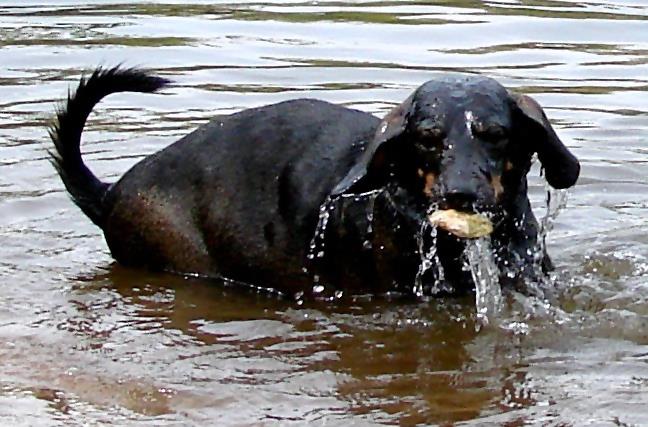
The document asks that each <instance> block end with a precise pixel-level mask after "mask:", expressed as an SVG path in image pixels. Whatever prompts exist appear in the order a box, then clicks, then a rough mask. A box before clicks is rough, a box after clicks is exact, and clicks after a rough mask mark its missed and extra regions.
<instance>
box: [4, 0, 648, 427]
mask: <svg viewBox="0 0 648 427" xmlns="http://www.w3.org/2000/svg"><path fill="white" fill-rule="evenodd" d="M187 3H191V4H187ZM431 3H434V5H432V4H431ZM118 62H124V63H126V64H127V65H143V66H146V67H150V68H152V69H155V70H159V72H160V73H163V74H165V75H167V76H169V77H172V78H173V79H175V81H176V82H177V84H176V85H175V86H174V88H173V89H171V90H168V91H166V92H165V94H164V95H163V96H150V95H146V96H145V95H133V94H124V95H119V96H114V97H112V98H110V99H109V100H108V101H106V102H104V103H102V104H101V106H99V108H98V109H97V110H96V111H97V114H96V115H95V116H94V118H93V120H92V122H91V123H90V125H89V128H88V130H87V132H86V133H85V145H84V152H85V153H87V154H86V159H87V160H88V161H89V163H90V164H91V167H92V168H93V170H94V171H96V172H97V173H98V174H99V175H101V176H102V177H104V178H111V179H113V180H114V179H115V178H116V177H118V176H120V175H121V174H122V173H123V172H124V171H125V170H126V169H127V168H128V167H129V166H130V165H132V164H133V163H134V162H136V161H137V160H138V159H140V158H141V157H142V156H143V155H146V154H148V153H151V152H153V151H155V150H157V149H159V148H161V147H163V146H165V145H166V144H168V143H170V142H172V141H174V140H175V139H176V138H178V137H179V136H180V135H183V134H185V133H186V132H188V131H189V130H191V129H193V128H194V127H195V126H196V125H198V124H200V123H203V122H205V121H206V120H207V119H208V118H209V117H210V116H212V115H214V114H217V113H222V112H232V111H236V110H239V109H241V108H245V107H251V106H256V105H261V104H266V103H271V102H275V101H279V100H284V99H288V98H294V97H302V96H308V97H317V98H322V99H326V100H329V101H333V102H338V103H343V104H346V105H350V106H353V107H356V108H360V109H363V110H366V111H371V112H374V113H377V114H380V113H383V112H384V111H386V110H387V109H388V108H389V107H390V106H391V105H394V104H395V103H397V102H399V101H401V100H402V99H404V98H405V97H406V95H407V94H408V93H409V92H410V91H411V90H412V89H413V88H414V87H416V86H418V85H419V84H421V83H422V82H424V81H425V80H427V78H428V77H429V75H430V73H431V72H433V71H443V70H460V71H471V72H482V73H485V74H487V75H490V76H493V77H495V78H497V79H499V80H500V81H501V82H503V83H504V84H505V85H507V86H509V87H513V88H519V89H520V90H522V91H524V92H527V93H531V94H533V95H534V96H535V97H536V98H537V99H538V100H540V102H541V103H542V104H543V105H544V106H545V107H546V110H547V111H548V114H549V115H550V117H551V118H552V120H553V121H554V123H555V125H556V127H557V129H558V131H559V133H560V134H561V136H562V137H563V139H564V140H565V141H567V143H568V145H569V146H570V147H571V148H572V149H573V151H574V152H575V153H576V154H577V155H578V156H579V157H580V159H581V160H582V164H583V172H582V176H581V180H580V183H579V185H578V186H577V187H576V188H575V189H573V190H572V191H571V193H570V198H569V203H568V207H567V209H566V210H565V211H563V212H562V214H561V215H560V216H559V217H558V220H557V221H556V223H555V229H554V231H553V232H552V233H551V234H550V236H549V242H548V243H549V249H550V252H551V254H552V255H553V257H554V260H555V261H556V263H557V265H558V267H559V269H558V278H557V279H556V281H557V283H558V284H560V285H563V286H565V287H566V290H565V291H564V292H563V293H562V297H561V301H559V302H557V303H554V304H553V305H549V304H545V303H542V302H539V301H534V300H533V299H529V298H522V297H517V298H509V300H508V302H507V304H508V305H507V308H506V309H505V312H504V313H503V314H502V316H501V318H500V320H499V325H497V326H491V327H488V328H486V329H484V330H482V331H481V332H479V333H477V332H475V314H474V311H475V310H474V305H473V302H472V301H471V300H445V301H431V302H421V303H413V302H411V301H410V302H405V301H389V300H386V299H384V298H373V299H369V298H350V297H344V298H342V299H341V300H339V301H335V302H331V303H327V302H316V301H311V302H308V301H307V302H304V303H299V302H296V301H291V300H280V299H278V298H276V297H274V296H272V295H266V294H258V293H256V292H255V291H248V290H240V289H234V288H232V287H229V286H226V285H225V284H215V283H205V282H200V281H197V280H193V279H184V278H178V277H174V276H167V275H153V274H149V273H145V272H138V271H130V270H126V269H124V268H120V267H118V266H116V265H114V263H113V261H112V259H111V257H110V255H109V253H108V250H107V248H106V245H105V243H104V241H103V238H102V236H101V234H100V232H99V230H98V229H97V228H95V227H94V226H93V225H92V224H91V223H90V221H89V220H88V219H87V218H85V217H84V216H83V215H82V214H81V212H80V211H79V210H78V209H77V208H76V207H75V206H73V204H72V203H71V202H70V200H69V199H68V197H67V196H66V194H65V193H64V192H63V191H62V185H61V183H60V181H59V179H58V177H56V176H55V173H54V170H53V168H52V167H51V166H50V165H49V163H48V161H47V155H46V151H45V150H46V149H48V148H49V140H48V138H47V135H46V125H47V124H48V121H49V119H50V117H51V114H52V111H53V109H54V106H55V103H56V101H57V100H59V99H61V98H62V97H63V96H64V95H65V93H66V90H67V88H68V87H69V86H70V85H72V84H73V83H74V82H75V81H76V80H77V78H78V76H79V74H80V71H81V70H83V69H89V68H91V67H93V66H95V65H97V64H107V65H112V64H115V63H118ZM647 64H648V4H647V3H646V2H645V1H644V0H602V1H599V0H592V1H588V2H579V1H571V0H570V1H552V0H547V1H533V0H509V1H506V0H502V1H499V0H493V1H478V0H444V1H439V2H417V1H409V0H402V1H389V2H387V1H386V2H382V1H373V2H351V1H330V2H329V1H317V2H279V1H276V2H255V1H240V2H233V3H224V2H220V1H194V2H180V1H174V2H172V1H167V2H165V4H164V5H154V4H147V3H145V2H137V1H130V2H128V3H126V4H116V3H115V2H114V1H110V0H105V1H103V0H102V1H100V0H91V1H84V2H81V1H74V0H67V1H58V0H57V1H44V0H40V1H32V0H28V1H15V2H8V1H0V103H1V108H0V212H1V214H0V277H1V281H0V282H1V283H2V290H1V292H0V295H1V297H0V366H2V368H1V372H2V375H1V376H0V423H1V424H3V425H98V424H114V425H239V426H244V425H245V426H247V425H327V426H328V425H339V426H349V425H354V426H362V425H375V424H380V423H384V424H400V425H416V424H420V425H424V424H446V423H457V424H461V425H507V426H521V425H538V426H540V425H542V426H544V425H551V426H553V425H561V426H562V425H574V426H580V425H596V426H600V425H610V426H613V425H648V178H647V177H648V149H647V148H646V145H645V141H646V140H648V65H647ZM531 193H532V195H533V201H534V204H535V206H536V210H537V212H538V213H541V212H542V210H543V209H544V190H543V185H542V182H541V181H540V179H539V178H537V177H535V176H534V177H532V179H531Z"/></svg>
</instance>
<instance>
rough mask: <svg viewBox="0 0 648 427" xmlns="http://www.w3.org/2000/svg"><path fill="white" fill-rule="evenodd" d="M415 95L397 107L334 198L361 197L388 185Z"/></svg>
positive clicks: (389, 114) (332, 194)
mask: <svg viewBox="0 0 648 427" xmlns="http://www.w3.org/2000/svg"><path fill="white" fill-rule="evenodd" d="M413 98H414V95H412V96H410V97H409V98H407V99H406V100H405V101H404V102H403V103H402V104H400V105H398V106H397V107H394V108H393V109H392V110H391V111H390V112H389V113H387V115H386V116H385V117H384V118H383V120H382V121H381V122H380V124H379V125H378V128H377V129H376V133H375V135H374V138H373V140H372V141H370V142H369V143H368V144H367V145H366V148H365V150H364V152H363V153H362V154H361V155H360V157H359V158H358V160H357V162H356V163H355V164H354V165H353V167H352V168H351V169H350V170H349V172H348V173H347V175H346V176H345V177H344V178H342V180H341V181H340V182H339V183H338V184H337V185H336V186H335V188H334V189H333V191H331V196H333V197H335V196H339V195H342V194H345V193H346V194H360V193H365V192H368V191H372V190H376V189H378V188H380V187H382V186H384V185H385V184H386V183H387V180H388V179H389V173H390V166H391V164H392V163H394V162H396V161H397V158H398V156H399V153H398V150H397V141H398V140H399V138H400V137H401V136H402V135H403V134H404V133H405V131H406V130H407V122H408V119H409V117H410V114H411V111H412V109H413V102H412V100H413Z"/></svg>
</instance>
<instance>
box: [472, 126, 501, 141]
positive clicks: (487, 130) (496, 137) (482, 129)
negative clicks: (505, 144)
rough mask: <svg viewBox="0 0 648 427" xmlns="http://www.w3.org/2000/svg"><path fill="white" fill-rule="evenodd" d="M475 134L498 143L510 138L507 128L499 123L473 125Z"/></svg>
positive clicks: (482, 138)
mask: <svg viewBox="0 0 648 427" xmlns="http://www.w3.org/2000/svg"><path fill="white" fill-rule="evenodd" d="M472 130H473V134H474V135H475V136H476V137H478V138H479V139H481V140H484V141H487V142H492V143H498V142H502V141H504V140H506V139H507V138H508V132H507V130H506V129H505V128H504V127H502V126H499V125H483V124H479V125H475V126H473V129H472Z"/></svg>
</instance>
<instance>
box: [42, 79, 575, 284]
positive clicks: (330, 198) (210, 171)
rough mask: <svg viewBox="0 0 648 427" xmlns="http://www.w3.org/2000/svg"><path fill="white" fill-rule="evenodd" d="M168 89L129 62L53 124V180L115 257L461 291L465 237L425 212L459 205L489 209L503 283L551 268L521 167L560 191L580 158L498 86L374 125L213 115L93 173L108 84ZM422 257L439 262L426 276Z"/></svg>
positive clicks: (485, 84) (468, 90) (434, 90)
mask: <svg viewBox="0 0 648 427" xmlns="http://www.w3.org/2000/svg"><path fill="white" fill-rule="evenodd" d="M168 83H169V82H168V81H167V80H165V79H162V78H160V77H156V76H154V75H152V74H150V73H148V72H145V71H142V70H138V69H123V68H112V69H97V70H95V71H94V73H93V74H92V75H91V76H90V77H89V78H88V79H87V80H86V79H82V80H81V82H80V84H79V86H78V88H77V90H76V92H75V93H74V94H73V95H71V96H69V97H68V100H67V102H66V103H65V105H64V106H62V108H61V109H60V111H59V112H58V114H57V118H56V122H55V124H54V125H53V126H52V127H51V129H50V135H51V138H52V140H53V142H54V145H55V150H54V151H53V153H52V158H53V163H54V165H55V166H56V168H57V170H58V172H59V174H60V176H61V178H62V180H63V183H64V184H65V186H66V188H67V190H68V191H69V193H70V195H71V196H72V199H73V200H74V202H75V203H76V204H77V205H78V206H79V207H80V208H81V210H82V211H83V212H84V213H85V214H86V215H87V216H88V217H89V218H90V219H91V220H92V221H93V222H94V223H95V224H96V225H97V226H99V227H100V228H101V229H102V230H103V232H104V235H105V238H106V241H107V243H108V246H109V248H110V250H111V253H112V255H113V256H114V258H115V259H116V260H117V261H118V262H120V263H121V264H124V265H127V266H136V267H147V268H150V269H154V270H164V271H171V272H177V273H185V274H198V275H201V276H206V277H225V278H229V279H232V280H236V281H241V282H245V283H253V284H257V285H260V286H263V287H269V288H273V289H276V290H279V291H284V292H298V291H303V290H308V289H311V288H312V285H313V283H315V282H317V283H319V284H322V285H326V286H327V287H330V288H332V289H351V290H354V291H370V292H384V291H390V290H401V291H405V292H407V291H410V292H411V290H412V287H413V285H414V283H415V281H418V282H420V283H419V284H420V287H421V288H422V289H423V291H424V292H427V293H434V292H438V291H439V289H442V291H443V292H444V293H459V292H465V291H469V290H470V289H472V287H473V283H472V279H471V277H470V274H469V273H467V272H466V271H465V270H466V269H465V268H464V254H463V251H464V248H465V245H466V240H465V239H461V238H457V237H456V236H454V235H452V234H450V233H447V232H445V231H443V230H437V229H436V228H435V227H432V226H430V225H429V221H428V215H429V214H430V213H431V212H433V211H434V210H437V209H455V210H458V211H464V212H482V213H485V214H487V215H489V217H490V218H491V220H492V222H493V224H494V230H493V232H492V234H491V236H490V240H491V248H492V251H493V252H494V254H495V259H496V260H497V263H498V266H499V267H500V270H501V272H502V277H509V278H512V277H514V278H516V280H519V279H524V278H525V276H526V275H529V274H533V272H534V271H537V270H538V268H537V267H538V266H540V268H541V269H543V270H547V269H549V268H550V261H549V258H548V256H547V255H546V253H544V249H540V247H541V245H539V244H538V243H539V242H538V224H537V221H536V219H535V217H534V215H533V212H532V211H531V206H530V204H529V200H528V197H527V180H526V175H527V172H528V171H529V168H530V166H531V162H532V157H533V156H534V154H537V156H538V158H539V160H540V162H541V163H542V167H543V168H544V173H545V177H546V179H547V181H548V182H549V184H550V185H551V186H553V187H554V188H567V187H570V186H572V185H574V184H575V182H576V180H577V178H578V174H579V170H580V167H579V163H578V161H577V160H576V158H575V157H574V156H573V155H572V154H571V153H570V152H569V151H568V149H567V148H566V147H565V146H564V145H563V143H562V142H561V141H560V139H559V138H558V136H557V135H556V133H555V132H554V130H553V128H552V126H551V124H550V123H549V121H548V120H547V117H546V116H545V114H544V112H543V110H542V108H541V107H540V105H539V104H538V103H536V102H535V101H534V100H533V99H532V98H530V97H528V96H525V95H517V94H513V93H510V92H509V91H508V90H506V89H505V88H504V87H503V86H501V85H500V84H499V83H497V82H496V81H495V80H492V79H490V78H486V77H481V76H476V75H461V74H450V75H442V76H440V77H437V78H435V79H433V80H431V81H429V82H427V83H425V84H423V85H422V86H420V87H419V88H418V89H416V90H415V91H414V93H413V94H412V95H411V96H410V97H409V98H407V99H406V100H405V101H404V102H403V103H402V104H400V105H399V106H397V107H396V108H394V109H393V110H392V111H391V112H390V113H388V114H387V115H386V116H385V117H384V118H383V119H382V120H381V119H379V118H377V117H375V116H373V115H371V114H368V113H364V112H361V111H357V110H353V109H349V108H345V107H342V106H338V105H333V104H330V103H327V102H324V101H319V100H313V99H298V100H293V101H286V102H281V103H278V104H273V105H268V106H264V107H260V108H252V109H247V110H243V111H241V112H239V113H235V114H231V115H223V116H217V117H215V118H213V119H212V120H211V121H210V122H209V123H207V124H205V125H203V126H200V127H199V128H197V129H196V130H195V131H193V132H192V133H190V134H188V135H187V136H185V137H183V138H182V139H180V140H179V141H177V142H175V143H174V144H172V145H170V146H168V147H166V148H164V149H162V150H161V151H159V152H157V153H154V154H152V155H150V156H148V157H146V158H144V159H143V160H142V161H140V162H139V163H137V164H136V165H135V166H134V167H133V168H131V169H130V170H129V171H128V172H126V173H125V174H124V176H123V177H122V178H121V179H120V180H118V181H117V182H115V183H113V184H107V183H104V182H102V181H100V180H99V179H98V178H97V177H96V176H95V175H94V174H93V173H92V172H91V171H90V170H89V169H88V168H87V167H86V166H85V164H84V162H83V160H82V158H81V152H80V142H81V133H82V131H83V127H84V125H85V122H86V119H87V117H88V115H89V114H90V112H91V110H92V108H93V107H94V106H95V105H96V104H97V103H98V102H99V101H100V100H101V99H102V98H103V97H105V96H107V95H109V94H112V93H116V92H125V91H135V92H155V91H157V90H159V89H161V88H163V87H165V86H166V85H167V84H168ZM542 247H543V246H542ZM430 250H432V251H433V252H434V257H430V260H428V261H431V262H434V263H436V264H438V265H437V266H436V267H437V268H432V269H430V271H431V272H433V274H427V275H426V276H425V277H423V276H422V275H421V263H422V258H424V253H427V252H429V251H430ZM538 251H541V252H540V253H538ZM439 271H442V272H443V282H444V285H443V286H442V287H441V288H439V287H438V281H439V275H438V274H437V273H434V272H439ZM435 283H436V284H435Z"/></svg>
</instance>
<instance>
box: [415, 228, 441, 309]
mask: <svg viewBox="0 0 648 427" xmlns="http://www.w3.org/2000/svg"><path fill="white" fill-rule="evenodd" d="M426 237H429V238H430V239H431V242H430V245H429V248H428V249H427V250H426V242H425V239H426ZM416 239H417V243H418V253H419V255H420V257H421V263H420V264H419V269H418V271H417V272H416V278H415V279H414V288H413V292H414V295H416V296H417V297H418V298H421V297H423V295H424V294H425V292H424V291H425V290H424V287H423V277H424V276H425V274H426V273H428V272H429V271H430V270H432V269H434V271H432V274H434V282H433V283H432V286H431V287H430V289H429V291H430V294H431V295H436V294H438V293H440V292H442V291H443V289H442V286H441V284H442V283H443V282H444V280H445V275H444V272H443V266H442V265H441V261H440V260H439V257H438V255H437V228H436V227H435V226H433V225H432V224H430V223H429V222H427V221H425V222H423V224H422V225H421V229H420V231H419V233H418V235H417V236H416Z"/></svg>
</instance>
